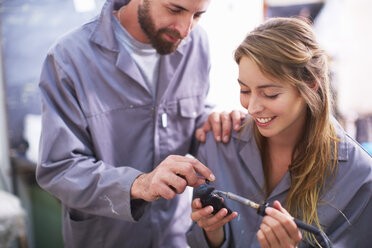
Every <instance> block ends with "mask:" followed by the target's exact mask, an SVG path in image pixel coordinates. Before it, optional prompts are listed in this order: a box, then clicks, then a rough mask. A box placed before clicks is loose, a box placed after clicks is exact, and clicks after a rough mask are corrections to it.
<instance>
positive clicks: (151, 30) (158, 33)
mask: <svg viewBox="0 0 372 248" xmlns="http://www.w3.org/2000/svg"><path fill="white" fill-rule="evenodd" d="M138 22H139V24H140V26H141V28H142V30H143V32H144V33H145V34H146V36H147V38H148V39H149V40H150V43H151V45H152V47H153V48H155V50H156V51H157V52H158V53H159V54H162V55H165V54H170V53H173V52H174V51H176V49H177V47H178V45H179V44H180V43H181V39H182V37H181V34H180V33H179V32H178V31H176V30H174V29H170V28H161V29H159V30H156V28H155V24H154V22H153V20H152V18H151V15H150V8H149V1H148V0H144V3H143V5H139V6H138ZM164 33H165V34H168V35H170V36H171V37H173V38H177V39H180V41H178V42H170V41H168V40H165V39H164V38H162V35H163V34H164Z"/></svg>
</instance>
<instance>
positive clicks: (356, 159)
mask: <svg viewBox="0 0 372 248" xmlns="http://www.w3.org/2000/svg"><path fill="white" fill-rule="evenodd" d="M333 123H334V127H335V129H336V133H337V137H338V139H339V142H338V149H337V152H338V158H337V160H338V165H339V166H338V174H339V178H340V179H342V178H343V179H345V180H353V179H357V180H358V182H360V183H361V184H363V183H366V182H372V157H371V155H370V154H369V153H368V152H367V151H366V150H365V149H364V148H363V147H362V146H361V145H360V144H359V143H358V142H357V141H355V140H354V139H353V138H352V137H350V135H348V134H347V133H346V132H345V131H344V130H343V129H342V127H341V126H340V124H338V123H337V122H333Z"/></svg>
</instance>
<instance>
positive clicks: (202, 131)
mask: <svg viewBox="0 0 372 248" xmlns="http://www.w3.org/2000/svg"><path fill="white" fill-rule="evenodd" d="M210 130H212V127H211V125H210V123H209V120H207V121H206V122H205V123H204V124H203V126H202V127H201V128H198V129H196V131H195V138H196V139H197V140H199V141H200V142H203V143H204V142H205V141H206V139H207V133H208V132H209V131H210Z"/></svg>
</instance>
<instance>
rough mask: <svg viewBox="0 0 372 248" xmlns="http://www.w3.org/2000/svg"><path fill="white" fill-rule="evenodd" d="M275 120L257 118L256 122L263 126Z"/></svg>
mask: <svg viewBox="0 0 372 248" xmlns="http://www.w3.org/2000/svg"><path fill="white" fill-rule="evenodd" d="M272 119H273V118H272V117H271V118H256V120H257V121H258V122H259V123H262V124H265V123H268V122H269V121H271V120H272Z"/></svg>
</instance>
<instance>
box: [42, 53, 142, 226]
mask: <svg viewBox="0 0 372 248" xmlns="http://www.w3.org/2000/svg"><path fill="white" fill-rule="evenodd" d="M56 54H58V53H56ZM56 54H53V53H49V54H48V56H47V58H46V60H45V61H44V65H43V69H42V73H41V77H40V83H39V87H40V90H41V97H42V132H41V139H40V148H39V161H38V165H37V169H36V179H37V182H38V183H39V185H40V186H41V187H42V188H44V189H45V190H47V191H49V192H50V193H51V194H53V195H55V196H56V197H57V198H59V199H60V200H61V202H62V204H63V205H65V206H66V207H68V208H73V209H77V210H80V211H83V212H85V213H88V214H92V215H100V216H106V217H111V218H117V219H123V220H126V221H136V220H138V219H139V218H140V217H141V216H142V214H143V212H144V210H145V207H146V206H147V204H148V203H147V202H145V201H142V200H137V201H131V200H130V188H131V185H132V183H133V181H134V180H135V179H136V178H137V177H138V176H139V175H140V174H142V172H140V171H138V170H136V169H134V168H131V167H125V166H123V167H115V166H113V165H110V164H107V163H105V162H103V161H100V160H97V159H96V157H95V152H94V147H93V144H92V139H91V136H90V130H89V127H88V124H87V120H86V118H85V116H84V112H83V111H82V108H81V103H80V102H79V99H78V95H77V94H76V89H75V87H76V85H75V82H73V81H72V80H71V77H70V76H69V73H66V71H68V69H64V70H63V69H62V66H61V64H65V63H62V62H61V61H63V60H62V59H60V58H59V57H58V56H57V55H56ZM56 57H58V59H56ZM71 64H73V63H71ZM77 64H78V63H77ZM68 68H70V67H68ZM70 73H71V74H72V72H71V71H70Z"/></svg>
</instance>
